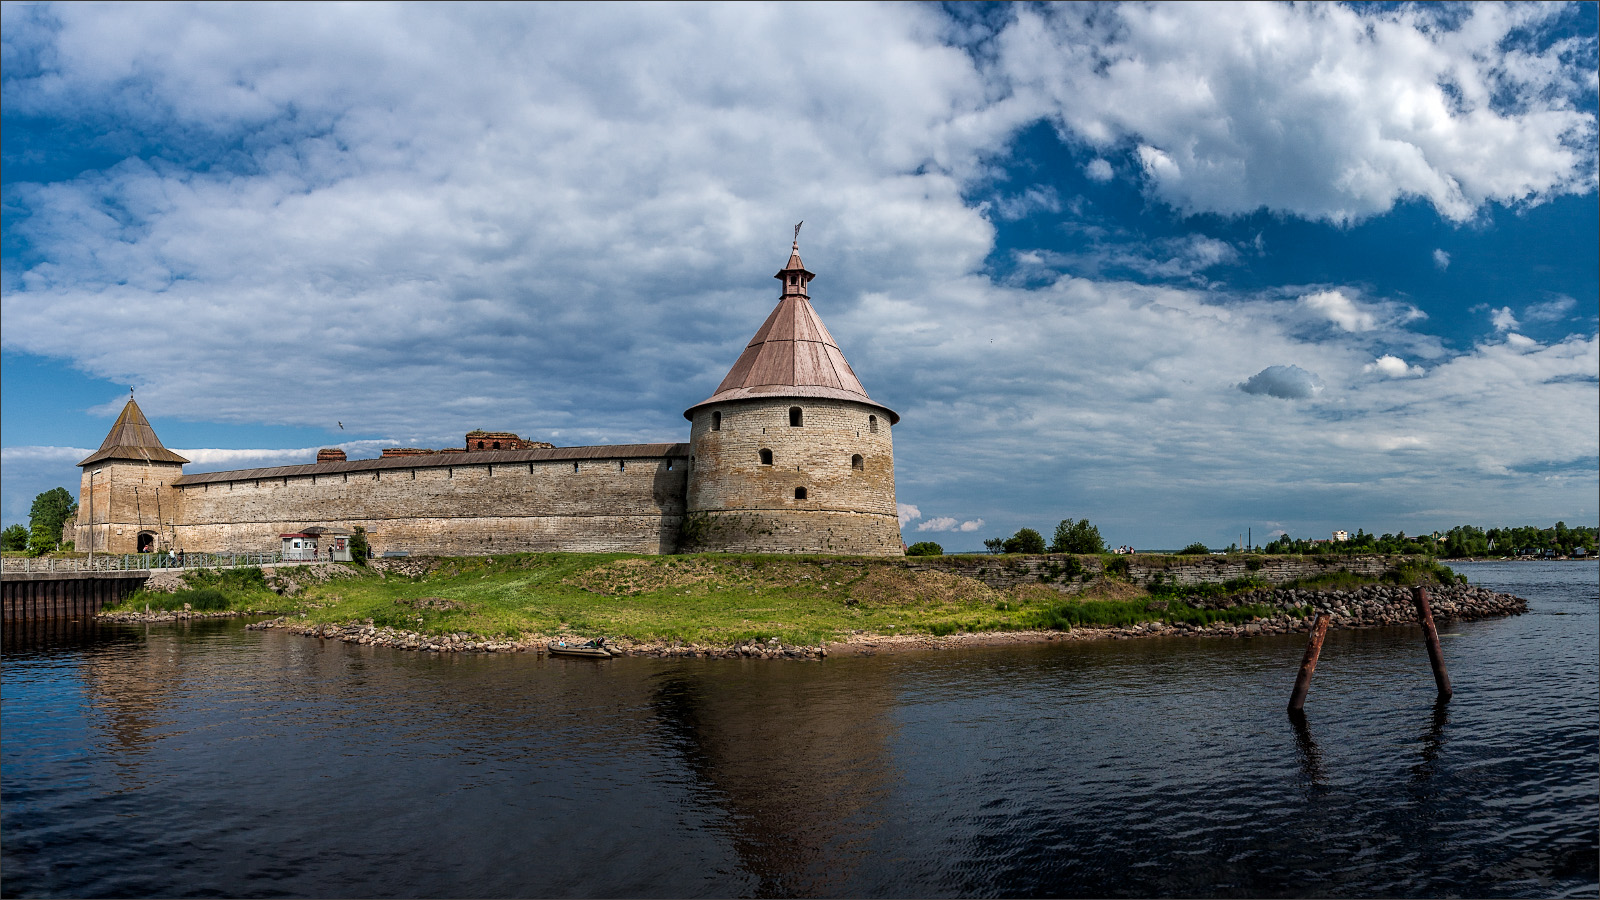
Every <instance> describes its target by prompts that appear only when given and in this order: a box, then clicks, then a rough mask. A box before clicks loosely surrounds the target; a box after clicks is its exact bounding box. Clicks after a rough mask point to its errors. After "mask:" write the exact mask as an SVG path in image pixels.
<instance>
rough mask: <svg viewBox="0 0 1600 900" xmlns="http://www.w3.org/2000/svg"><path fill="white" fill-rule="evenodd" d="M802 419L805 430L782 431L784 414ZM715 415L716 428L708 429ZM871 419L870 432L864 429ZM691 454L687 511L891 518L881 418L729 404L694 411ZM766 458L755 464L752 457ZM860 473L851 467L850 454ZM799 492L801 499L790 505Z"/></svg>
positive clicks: (889, 450)
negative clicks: (874, 427)
mask: <svg viewBox="0 0 1600 900" xmlns="http://www.w3.org/2000/svg"><path fill="white" fill-rule="evenodd" d="M791 406H798V407H800V408H801V410H802V411H803V412H804V415H805V424H804V425H803V426H801V427H799V428H794V427H791V426H790V425H789V407H791ZM715 412H720V413H722V429H721V430H720V431H713V430H711V421H712V414H713V413H715ZM871 415H876V416H877V419H878V431H877V433H876V434H874V433H872V431H871V429H870V428H869V427H868V416H871ZM689 444H690V446H691V447H692V448H693V453H694V459H693V463H692V469H693V472H694V476H693V478H692V479H691V481H690V488H689V490H690V494H689V509H691V510H696V511H701V510H744V509H752V508H761V509H782V510H789V509H804V510H831V511H841V512H842V511H849V512H868V513H877V514H879V515H887V516H892V517H894V518H895V521H896V523H897V525H898V522H899V517H898V514H897V512H896V510H895V506H894V442H893V439H892V437H891V435H890V426H889V417H888V416H887V415H886V414H884V412H883V411H882V410H880V409H877V408H875V407H870V406H866V405H864V404H860V403H852V402H850V401H848V400H822V399H811V398H806V399H798V398H797V399H792V400H789V399H774V400H773V401H771V402H770V403H765V402H751V401H735V402H732V403H724V404H718V405H716V406H714V407H709V408H706V409H700V410H696V411H695V417H694V421H693V424H692V425H691V427H690V432H689ZM762 448H766V449H769V450H771V451H772V465H762V464H761V462H760V451H761V450H762ZM856 454H859V455H860V456H861V457H862V468H861V469H860V470H857V469H853V468H851V465H850V460H851V457H852V456H853V455H856ZM797 487H804V488H805V489H806V493H807V499H805V500H800V501H797V500H795V499H794V489H795V488H797Z"/></svg>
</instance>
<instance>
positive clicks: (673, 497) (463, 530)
mask: <svg viewBox="0 0 1600 900" xmlns="http://www.w3.org/2000/svg"><path fill="white" fill-rule="evenodd" d="M428 459H429V461H433V460H436V459H437V457H432V458H428ZM574 465H575V463H574V461H572V460H540V461H534V462H516V463H494V464H483V463H478V464H466V465H430V466H419V467H416V468H386V469H379V470H368V471H352V472H344V473H333V474H318V475H291V476H287V477H268V478H260V479H256V478H251V479H244V480H237V481H227V482H211V483H205V484H194V485H183V486H181V487H180V488H179V489H178V490H179V498H180V502H181V505H182V513H181V518H180V523H181V524H179V525H178V526H177V529H176V530H177V534H178V542H179V545H180V546H182V547H183V548H184V549H186V550H196V551H199V550H205V551H267V550H277V549H279V548H280V547H281V542H280V540H279V538H278V535H279V534H280V533H286V532H292V531H296V530H298V529H300V528H303V527H307V526H311V525H325V526H336V527H344V528H354V527H355V526H357V525H360V526H362V527H363V528H365V529H367V531H369V532H374V533H375V535H374V537H373V538H372V544H373V547H374V548H375V549H376V550H377V551H379V552H382V551H385V550H407V551H411V552H416V553H437V554H481V553H506V552H513V551H523V550H595V551H600V550H609V551H628V552H635V553H670V552H672V551H673V550H674V549H675V548H676V535H677V529H678V523H679V521H680V520H681V518H682V516H683V509H684V506H683V503H684V493H685V488H686V479H687V475H688V467H687V464H686V461H685V460H683V459H681V458H676V459H673V458H667V457H644V458H633V459H626V460H616V459H610V460H607V459H584V460H578V461H576V471H575V470H574Z"/></svg>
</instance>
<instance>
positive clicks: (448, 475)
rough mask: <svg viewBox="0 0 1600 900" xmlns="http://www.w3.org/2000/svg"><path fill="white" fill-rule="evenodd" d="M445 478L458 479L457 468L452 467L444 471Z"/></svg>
mask: <svg viewBox="0 0 1600 900" xmlns="http://www.w3.org/2000/svg"><path fill="white" fill-rule="evenodd" d="M444 477H446V478H454V477H456V470H455V468H454V467H451V468H448V469H445V470H444Z"/></svg>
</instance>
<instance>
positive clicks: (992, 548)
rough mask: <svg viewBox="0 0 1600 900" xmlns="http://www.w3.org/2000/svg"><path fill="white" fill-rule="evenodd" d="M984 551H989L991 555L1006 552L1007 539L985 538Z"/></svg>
mask: <svg viewBox="0 0 1600 900" xmlns="http://www.w3.org/2000/svg"><path fill="white" fill-rule="evenodd" d="M983 549H985V550H987V551H989V552H990V553H1004V552H1006V539H1005V538H984V539H983Z"/></svg>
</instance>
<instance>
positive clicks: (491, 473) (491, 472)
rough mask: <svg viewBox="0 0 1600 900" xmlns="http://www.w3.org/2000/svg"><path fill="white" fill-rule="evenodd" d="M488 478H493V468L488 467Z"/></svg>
mask: <svg viewBox="0 0 1600 900" xmlns="http://www.w3.org/2000/svg"><path fill="white" fill-rule="evenodd" d="M489 477H490V478H493V477H494V466H490V467H489Z"/></svg>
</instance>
